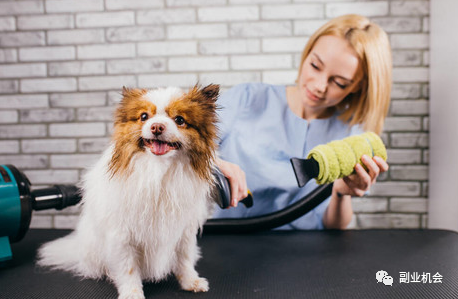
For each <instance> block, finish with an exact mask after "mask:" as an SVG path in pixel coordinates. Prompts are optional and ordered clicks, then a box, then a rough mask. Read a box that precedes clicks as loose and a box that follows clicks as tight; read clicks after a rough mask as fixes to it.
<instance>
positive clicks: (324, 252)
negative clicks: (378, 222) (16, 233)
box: [0, 229, 458, 299]
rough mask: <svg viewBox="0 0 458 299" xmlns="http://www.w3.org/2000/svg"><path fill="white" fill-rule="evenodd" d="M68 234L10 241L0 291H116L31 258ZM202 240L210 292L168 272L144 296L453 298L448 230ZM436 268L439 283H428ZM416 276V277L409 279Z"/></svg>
mask: <svg viewBox="0 0 458 299" xmlns="http://www.w3.org/2000/svg"><path fill="white" fill-rule="evenodd" d="M68 233H69V231H68V230H39V229H33V230H31V231H29V232H28V233H27V235H26V236H25V238H24V239H23V240H22V241H20V242H19V243H15V244H13V246H12V251H13V260H12V261H10V262H9V263H8V264H7V265H3V267H1V268H0V298H8V299H15V298H21V299H24V298H116V297H117V293H116V289H115V287H114V286H113V285H112V284H111V283H110V282H108V281H107V280H99V281H96V280H81V279H80V278H77V277H74V276H72V275H71V274H69V273H66V272H62V271H49V270H44V269H42V268H39V267H37V266H36V265H35V258H36V250H37V248H38V246H39V245H40V244H42V243H44V242H46V241H49V240H53V239H56V238H58V237H60V236H63V235H65V234H68ZM199 245H200V247H201V249H202V259H201V260H199V262H198V264H197V270H198V272H199V274H200V275H201V276H203V277H206V278H207V279H208V280H209V283H210V291H209V292H208V293H200V294H194V293H189V292H185V291H182V290H180V288H179V285H178V283H177V281H176V280H175V278H174V277H172V276H170V277H169V278H168V279H167V280H164V281H161V282H159V283H144V292H145V295H146V297H147V298H199V299H201V298H263V299H266V298H282V299H283V298H364V299H367V298H390V299H391V298H458V234H456V233H454V232H450V231H443V230H349V231H295V232H291V231H271V232H264V233H257V234H242V235H216V234H204V235H203V236H202V237H200V238H199ZM380 270H384V271H386V272H387V273H388V274H389V275H390V276H391V277H393V284H392V285H391V286H390V285H385V284H384V283H383V282H377V279H376V274H377V272H378V271H380ZM402 273H408V277H409V280H410V281H409V282H403V283H401V275H402ZM428 273H429V275H430V277H431V281H430V280H429V277H428ZM436 273H439V274H440V275H441V276H442V279H441V280H440V281H441V282H439V281H436V283H434V282H433V276H434V275H435V274H436ZM423 274H424V276H423V277H427V278H428V279H427V280H426V281H421V278H422V275H423ZM416 276H417V278H420V282H413V281H412V280H413V278H415V277H416ZM418 276H420V277H418Z"/></svg>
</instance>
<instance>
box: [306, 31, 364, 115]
mask: <svg viewBox="0 0 458 299" xmlns="http://www.w3.org/2000/svg"><path fill="white" fill-rule="evenodd" d="M361 77H362V74H361V71H360V68H359V58H358V57H357V54H356V52H355V51H354V50H353V48H352V47H351V46H350V44H349V43H348V42H347V41H346V40H345V39H343V38H340V37H336V36H331V35H325V36H322V37H320V38H318V40H317V41H316V43H315V45H314V46H313V48H312V50H311V51H310V53H309V55H308V56H307V57H306V59H305V60H304V63H303V65H302V71H301V74H300V76H299V79H298V88H299V92H300V98H301V100H302V104H303V106H304V112H305V113H306V114H307V113H308V114H309V115H315V116H316V117H319V116H320V115H321V114H322V113H323V112H325V110H326V109H327V108H329V107H332V106H335V105H337V104H339V103H340V102H341V101H342V100H343V99H344V98H345V97H346V96H347V95H348V94H350V93H351V92H356V91H357V90H358V88H359V81H360V78H361Z"/></svg>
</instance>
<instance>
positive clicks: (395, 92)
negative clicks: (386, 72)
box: [391, 83, 420, 99]
mask: <svg viewBox="0 0 458 299" xmlns="http://www.w3.org/2000/svg"><path fill="white" fill-rule="evenodd" d="M391 97H392V98H393V99H415V98H418V97H420V84H396V83H395V84H393V88H392V89H391Z"/></svg>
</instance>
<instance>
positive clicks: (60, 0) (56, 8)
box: [46, 0, 103, 13]
mask: <svg viewBox="0 0 458 299" xmlns="http://www.w3.org/2000/svg"><path fill="white" fill-rule="evenodd" d="M102 10H103V0H46V12H48V13H60V12H81V11H102Z"/></svg>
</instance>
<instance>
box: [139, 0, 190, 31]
mask: <svg viewBox="0 0 458 299" xmlns="http://www.w3.org/2000/svg"><path fill="white" fill-rule="evenodd" d="M142 1H143V0H142ZM195 21H196V12H195V10H194V9H192V8H174V9H155V10H146V11H144V10H141V11H137V24H140V25H146V24H155V25H164V24H178V23H194V22H195Z"/></svg>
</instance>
